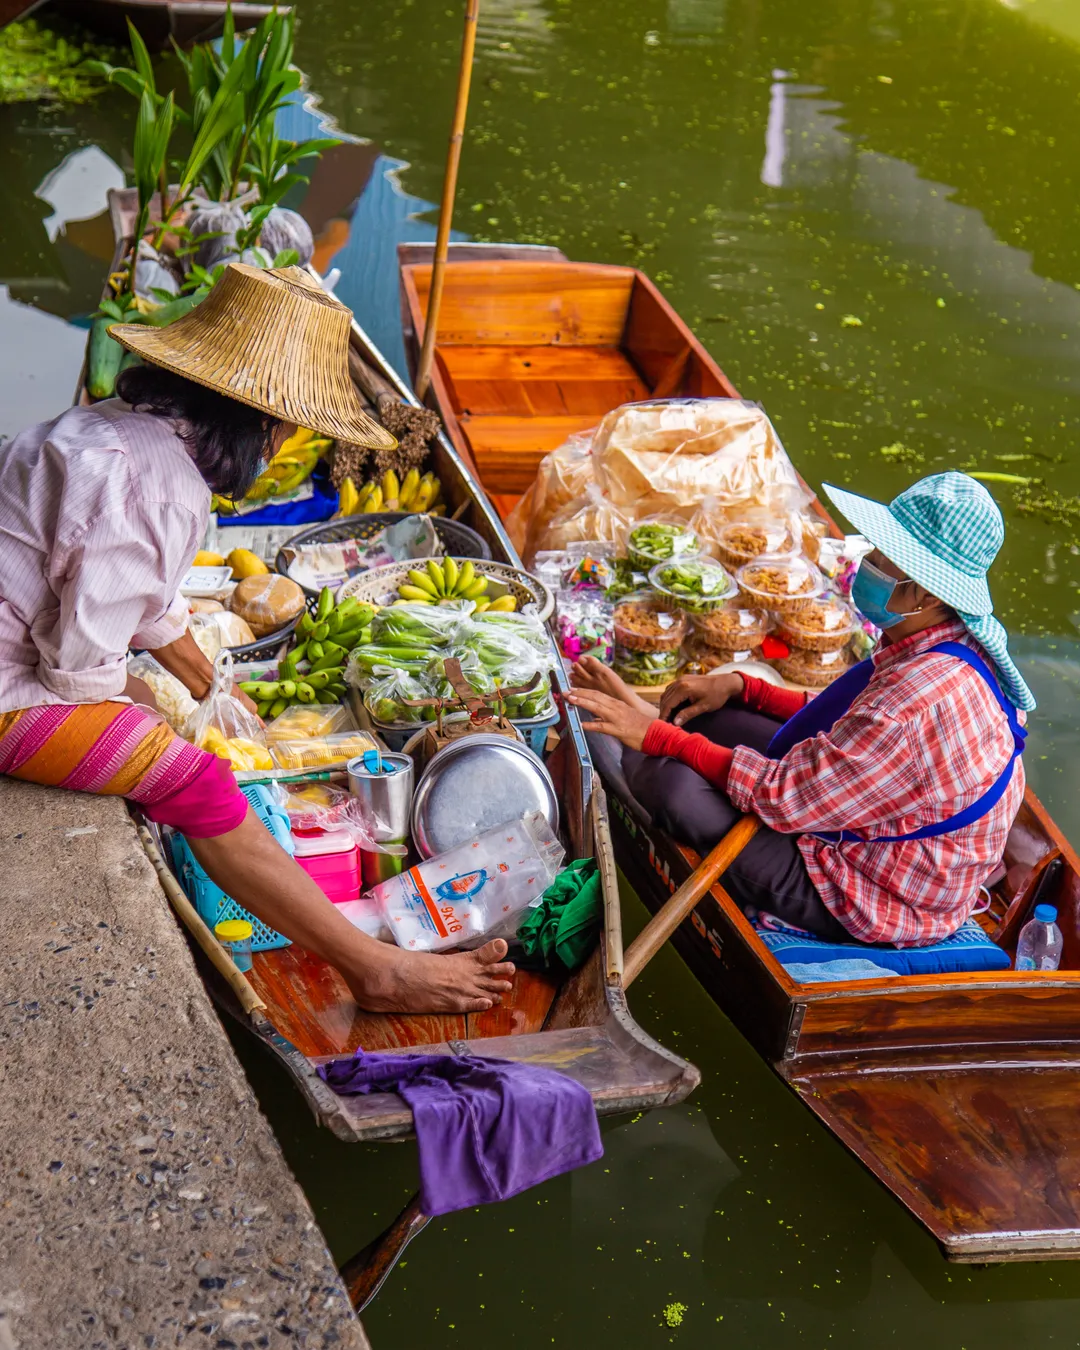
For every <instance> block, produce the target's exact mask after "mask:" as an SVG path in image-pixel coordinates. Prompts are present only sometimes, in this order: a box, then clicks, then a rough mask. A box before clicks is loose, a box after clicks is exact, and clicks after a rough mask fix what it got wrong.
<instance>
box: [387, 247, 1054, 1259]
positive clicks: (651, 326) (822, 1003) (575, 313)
mask: <svg viewBox="0 0 1080 1350" xmlns="http://www.w3.org/2000/svg"><path fill="white" fill-rule="evenodd" d="M403 261H404V265H403V267H402V293H403V305H404V307H405V308H406V310H407V311H408V314H409V316H410V318H411V325H412V328H411V334H410V336H411V338H412V341H413V346H414V351H415V344H416V340H417V338H418V337H420V336H422V332H423V318H424V314H423V306H424V298H425V295H426V284H427V279H428V276H429V265H428V263H427V262H426V260H424V258H423V255H422V254H417V253H416V252H413V254H412V255H410V256H406V258H405V259H404V260H403ZM445 297H446V298H444V302H443V303H444V310H443V313H444V314H445V315H446V330H445V334H443V333H440V337H439V343H438V346H437V348H436V354H437V361H436V374H435V377H434V379H433V382H432V390H433V394H434V399H435V402H436V404H437V406H438V408H439V409H440V411H441V412H442V413H443V416H444V418H445V420H446V423H447V426H448V427H449V429H450V431H451V434H452V436H453V437H454V439H455V444H457V445H458V447H459V449H460V450H461V452H462V453H463V454H464V453H466V452H468V453H471V454H472V455H473V456H474V458H475V459H476V462H477V463H478V465H479V468H480V472H481V474H482V475H483V476H484V478H485V481H486V482H488V483H489V484H490V485H491V486H492V487H493V488H495V489H503V490H506V491H509V490H511V489H513V490H515V491H520V490H521V489H522V488H523V487H525V486H526V480H527V477H528V472H527V466H531V465H533V464H534V463H535V461H536V458H537V456H538V455H539V454H540V453H541V452H542V451H544V450H547V449H550V448H552V446H553V445H554V444H555V443H556V442H557V441H558V440H560V439H561V438H562V437H563V435H564V434H565V433H566V432H569V431H573V430H578V429H581V428H582V427H583V426H584V425H586V424H588V423H589V422H590V421H592V422H595V421H596V420H597V419H598V417H599V415H600V414H601V413H603V412H606V411H608V409H609V408H610V407H611V406H612V405H613V404H615V403H616V402H618V401H620V400H621V399H622V397H623V394H624V392H626V393H629V394H630V396H631V397H633V396H635V392H636V393H644V392H652V393H656V392H657V389H658V387H660V388H662V389H663V391H664V392H666V393H669V394H677V393H695V394H697V393H710V394H720V395H725V394H726V395H733V394H734V393H735V390H734V389H733V388H732V386H731V383H730V381H728V380H727V379H726V377H725V376H724V374H723V372H722V371H721V370H720V368H719V367H718V366H717V365H716V363H715V362H714V361H713V360H712V358H711V357H710V356H709V355H708V353H706V352H704V351H703V349H702V348H701V347H700V345H699V344H698V343H696V342H695V341H694V339H693V337H692V335H691V334H690V333H689V331H688V330H687V328H686V326H685V324H683V323H682V321H681V320H680V319H679V317H678V315H676V314H675V313H674V311H673V310H672V309H671V307H670V306H669V305H667V304H666V303H665V302H663V301H662V300H659V299H658V298H657V296H656V293H655V290H654V288H652V287H651V286H649V285H648V284H647V283H646V282H645V281H644V279H642V278H641V277H640V274H637V273H633V272H631V271H630V270H629V269H627V268H622V267H612V268H604V267H598V266H595V265H594V266H588V267H583V266H582V265H580V264H574V263H567V262H565V261H563V260H562V259H561V258H555V259H552V260H547V261H540V260H535V259H526V258H525V257H523V260H522V261H520V262H514V261H507V260H506V259H505V258H504V257H501V258H499V260H497V261H492V262H491V263H490V264H485V263H484V262H483V261H482V260H480V255H479V254H478V252H477V251H476V247H475V246H474V252H473V254H472V260H471V261H468V262H465V261H462V262H457V261H454V262H452V263H451V264H450V265H449V266H448V268H447V281H446V291H445ZM620 297H621V298H620ZM447 301H449V303H447ZM440 327H441V325H440ZM545 334H546V336H545ZM545 373H546V374H545ZM579 376H580V378H579ZM570 381H572V383H571V382H570ZM631 391H635V392H631ZM815 509H816V510H817V511H818V513H819V515H820V516H821V517H822V518H823V519H825V520H826V521H828V523H829V527H830V529H831V532H832V533H833V534H839V531H838V530H837V528H836V526H835V524H834V523H833V522H831V521H830V520H829V518H828V516H827V514H826V512H825V511H824V509H823V508H822V507H821V505H820V503H818V504H816V507H815ZM592 750H593V756H594V762H595V763H596V764H597V767H598V769H599V770H600V772H601V775H602V777H603V780H604V782H605V785H606V786H607V788H608V790H609V793H610V795H611V799H612V802H613V812H612V817H613V831H614V837H615V845H616V855H617V857H618V858H619V860H620V863H621V865H622V867H623V869H624V871H625V872H626V874H627V876H628V877H629V878H630V879H631V881H632V883H633V884H634V885H635V887H636V888H637V890H638V892H639V894H640V895H641V897H642V899H643V900H644V901H645V903H646V905H647V906H648V907H649V908H650V909H652V910H654V911H656V910H658V909H659V908H660V906H661V905H662V904H663V903H664V902H665V901H666V900H667V899H668V898H669V896H670V895H671V893H672V891H674V890H675V888H676V887H678V886H679V885H681V884H682V883H683V882H684V881H686V880H687V878H688V877H689V876H690V875H691V874H692V873H693V871H694V869H695V867H696V866H697V865H698V863H699V862H700V859H699V858H698V857H697V855H696V854H694V853H693V852H692V851H691V850H690V849H687V848H683V847H680V846H678V845H676V844H675V843H674V842H673V841H672V840H671V839H670V838H668V837H667V836H665V835H664V834H662V833H661V832H660V831H658V830H657V829H655V828H653V826H652V824H651V822H650V820H649V817H648V815H647V814H646V812H645V811H644V810H643V808H642V807H641V806H640V805H639V804H638V803H636V802H635V801H634V799H633V797H632V795H631V794H630V792H629V790H628V788H627V786H626V782H625V779H624V778H623V776H622V773H621V769H620V764H619V756H618V747H617V746H614V745H613V743H612V742H609V741H607V740H606V738H597V739H596V740H595V741H594V742H593V744H592ZM1001 872H1002V874H1001V876H1000V878H999V879H997V880H996V882H995V884H994V885H993V886H992V905H991V909H990V911H989V913H987V914H986V915H983V916H982V919H981V921H982V922H983V924H984V926H985V927H986V928H987V930H988V931H989V932H990V933H991V935H992V936H993V937H994V939H995V940H996V941H997V942H998V943H999V944H1000V945H1001V946H1002V947H1003V948H1004V949H1005V950H1006V951H1009V952H1010V953H1012V952H1013V951H1014V950H1015V944H1016V937H1017V934H1018V931H1019V929H1020V927H1021V926H1022V924H1023V922H1024V921H1025V920H1026V918H1027V917H1028V916H1029V914H1030V912H1031V909H1032V907H1033V905H1034V904H1035V902H1036V901H1037V900H1038V901H1048V902H1051V903H1054V904H1056V905H1057V906H1058V915H1059V918H1058V922H1059V924H1060V925H1061V928H1062V931H1063V934H1064V939H1065V956H1064V960H1063V963H1062V965H1063V968H1062V969H1061V970H1059V971H1057V972H1054V973H1033V972H1014V971H1006V972H1003V973H996V974H991V975H986V974H966V975H942V976H919V977H910V976H908V977H895V978H890V979H884V980H875V981H850V982H844V983H840V982H837V983H830V984H809V985H806V984H800V983H797V982H796V981H794V980H793V979H792V978H791V977H790V976H789V975H788V974H787V972H786V971H785V969H784V967H783V966H782V965H781V964H780V963H779V962H778V961H776V960H775V959H774V958H773V957H772V956H771V955H770V954H769V952H768V951H767V950H766V949H765V947H764V945H763V944H762V943H761V942H760V940H759V939H758V938H757V936H756V934H755V932H754V930H753V929H752V927H751V926H750V924H749V923H748V922H747V920H746V918H745V917H744V916H743V914H742V912H741V910H740V909H739V907H738V906H737V905H736V904H734V903H733V901H732V900H731V898H730V897H729V896H728V895H727V893H726V892H725V891H724V889H723V886H722V885H716V886H714V887H713V888H712V889H711V891H710V893H709V894H708V895H707V897H706V898H705V899H704V900H702V902H701V903H700V904H699V905H698V906H697V908H696V910H695V911H694V912H693V914H692V916H691V919H690V920H688V921H687V922H685V923H684V924H683V925H682V926H681V928H680V929H679V930H678V932H677V934H676V937H675V943H676V946H677V948H678V950H679V952H680V953H681V954H682V956H683V958H684V959H685V960H686V962H687V964H688V965H689V966H690V968H691V970H692V971H693V972H694V974H695V975H696V976H697V977H698V979H699V980H700V981H701V982H702V984H703V985H704V986H705V987H706V989H707V990H708V991H709V992H710V994H711V995H712V996H713V998H714V999H715V1000H716V1002H717V1003H718V1004H719V1005H720V1007H721V1008H722V1009H723V1010H724V1011H725V1012H726V1013H727V1015H728V1016H729V1017H730V1018H731V1019H732V1020H733V1021H734V1022H735V1023H736V1025H737V1026H739V1028H740V1029H741V1030H742V1031H743V1033H744V1034H745V1035H746V1037H747V1038H748V1039H749V1040H750V1041H751V1042H752V1043H753V1044H754V1045H755V1046H756V1048H757V1049H758V1050H759V1051H760V1052H761V1054H762V1055H763V1056H764V1057H765V1058H766V1059H767V1060H768V1061H769V1062H770V1063H771V1064H772V1065H773V1066H774V1068H775V1069H776V1071H777V1072H778V1073H779V1074H780V1076H781V1077H782V1078H783V1079H784V1080H785V1081H786V1082H788V1083H789V1084H790V1085H791V1086H792V1087H793V1088H794V1089H795V1090H796V1091H797V1092H798V1094H799V1096H800V1098H801V1099H802V1100H803V1101H804V1102H805V1103H806V1105H807V1106H808V1107H809V1108H810V1110H811V1111H813V1112H814V1113H815V1115H817V1116H818V1118H819V1119H820V1120H821V1121H822V1122H823V1123H824V1124H825V1125H826V1127H827V1128H828V1129H830V1130H831V1131H832V1132H833V1133H834V1134H835V1135H836V1136H837V1137H838V1138H839V1139H841V1140H842V1141H843V1142H844V1143H845V1144H846V1145H847V1147H848V1148H849V1149H850V1150H851V1151H852V1152H853V1153H854V1154H855V1155H856V1157H857V1158H859V1159H860V1161H861V1162H863V1163H864V1164H865V1165H866V1166H867V1167H868V1168H869V1169H870V1170H871V1171H872V1172H873V1173H874V1175H875V1176H877V1177H878V1178H879V1180H880V1181H881V1182H882V1183H883V1184H884V1185H885V1186H887V1187H888V1189H889V1190H890V1191H892V1192H893V1194H894V1195H895V1196H896V1197H897V1198H898V1199H899V1200H900V1201H901V1202H902V1203H903V1204H905V1205H906V1206H907V1207H908V1209H909V1210H910V1211H911V1212H912V1213H913V1214H914V1215H915V1216H916V1218H918V1219H919V1220H921V1222H922V1223H924V1224H925V1225H926V1227H927V1228H928V1229H929V1230H930V1232H931V1233H933V1235H934V1236H935V1237H936V1238H937V1239H938V1241H939V1242H940V1244H941V1246H942V1248H943V1249H944V1252H945V1254H946V1255H947V1256H948V1257H949V1258H950V1259H952V1260H955V1261H968V1262H975V1261H977V1262H991V1261H1022V1260H1043V1259H1047V1258H1050V1257H1070V1258H1071V1257H1075V1256H1077V1255H1080V1113H1078V1112H1077V1110H1076V1102H1077V1101H1078V1100H1080V859H1078V858H1077V855H1076V853H1075V852H1074V851H1073V849H1072V848H1071V847H1070V845H1069V844H1068V842H1067V841H1066V839H1065V838H1064V836H1063V835H1062V833H1061V831H1060V830H1059V829H1058V828H1057V826H1056V825H1055V824H1054V822H1053V821H1052V820H1051V818H1050V816H1049V815H1048V813H1047V812H1046V811H1045V809H1044V808H1043V807H1042V805H1041V804H1040V803H1039V801H1038V800H1037V798H1036V797H1035V795H1034V793H1032V792H1031V791H1030V790H1029V792H1028V794H1027V797H1026V799H1025V801H1024V804H1023V807H1022V808H1021V810H1020V813H1019V815H1018V817H1017V820H1016V822H1015V824H1014V826H1013V828H1012V831H1011V833H1010V835H1009V841H1008V848H1007V850H1006V854H1005V858H1004V866H1003V868H1002V869H1001Z"/></svg>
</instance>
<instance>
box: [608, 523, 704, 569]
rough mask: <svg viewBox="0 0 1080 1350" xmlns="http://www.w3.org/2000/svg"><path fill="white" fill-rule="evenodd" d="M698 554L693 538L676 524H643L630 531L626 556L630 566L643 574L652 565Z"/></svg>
mask: <svg viewBox="0 0 1080 1350" xmlns="http://www.w3.org/2000/svg"><path fill="white" fill-rule="evenodd" d="M700 551H701V549H700V546H699V544H698V538H697V535H696V534H695V533H694V531H693V530H692V529H690V527H689V526H688V525H680V524H678V523H677V522H676V521H666V520H646V521H643V522H642V523H641V524H640V525H638V526H636V527H635V528H634V529H632V530H631V531H630V537H629V538H628V539H627V541H626V552H627V555H628V557H629V559H630V561H631V563H632V564H633V565H634V566H635V567H638V568H640V569H641V571H643V572H647V571H648V570H649V568H650V567H653V566H655V564H656V563H660V562H670V561H671V560H672V559H673V558H692V557H695V556H696V555H697V554H698V553H699V552H700Z"/></svg>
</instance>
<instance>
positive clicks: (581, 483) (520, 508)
mask: <svg viewBox="0 0 1080 1350" xmlns="http://www.w3.org/2000/svg"><path fill="white" fill-rule="evenodd" d="M592 437H593V433H592V431H581V432H576V433H575V434H574V435H573V436H571V437H570V438H569V439H568V440H566V441H564V442H563V443H562V445H560V446H559V448H558V449H557V450H552V451H551V453H550V454H547V455H545V456H544V458H543V459H542V460H541V461H540V467H539V469H538V470H537V473H536V477H535V479H533V482H532V486H531V487H530V488H529V490H528V491H527V492H526V493H525V495H524V496H523V497H522V498H521V500H520V501H519V502H518V503H517V505H516V506H515V507H514V509H513V510H512V511H511V512H510V515H509V517H508V519H507V522H506V529H507V533H508V534H509V535H510V538H511V539H512V540H513V542H514V547H515V548H516V549H517V551H518V553H519V554H520V555H521V557H522V558H524V559H525V560H526V563H531V561H532V558H533V556H534V554H535V553H536V551H537V549H541V548H556V547H558V546H557V545H555V544H550V545H549V544H545V543H542V542H540V540H541V539H542V538H543V537H544V536H545V535H546V534H547V530H548V526H549V524H550V523H551V520H552V518H553V517H554V516H555V515H556V514H557V513H558V512H559V511H561V510H562V509H563V508H564V507H565V506H568V505H569V503H570V502H572V501H574V500H575V499H576V498H579V497H581V496H582V494H583V493H584V492H585V488H586V487H587V486H588V484H589V483H591V482H592V481H593V470H592V459H591V457H590V452H589V446H590V443H591V441H592Z"/></svg>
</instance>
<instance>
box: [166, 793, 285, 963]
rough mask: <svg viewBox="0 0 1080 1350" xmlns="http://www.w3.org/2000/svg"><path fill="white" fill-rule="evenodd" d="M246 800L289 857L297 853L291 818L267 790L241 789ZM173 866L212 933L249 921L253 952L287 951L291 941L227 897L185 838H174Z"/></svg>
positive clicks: (179, 835)
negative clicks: (224, 923) (237, 921)
mask: <svg viewBox="0 0 1080 1350" xmlns="http://www.w3.org/2000/svg"><path fill="white" fill-rule="evenodd" d="M241 791H242V792H243V794H244V796H245V797H246V798H247V799H248V801H249V802H250V803H251V805H252V808H253V810H254V811H255V814H256V815H257V816H258V817H259V819H260V820H261V821H262V823H263V824H264V825H265V826H266V828H267V829H268V830H269V831H270V833H271V834H272V835H273V836H274V838H275V839H276V840H277V841H278V843H279V844H280V845H281V847H282V848H283V849H284V850H285V852H286V853H289V854H291V853H295V851H296V844H295V843H294V841H293V837H292V831H291V829H290V828H289V817H288V815H287V814H286V813H285V811H284V810H282V808H281V807H280V806H278V804H277V803H276V802H275V801H274V797H273V793H272V792H271V790H270V789H269V788H268V787H265V786H264V785H262V784H261V783H260V784H254V783H253V784H251V785H249V786H248V787H245V788H242V789H241ZM172 849H173V866H174V867H175V869H176V873H177V875H178V877H179V878H180V884H181V886H183V888H184V891H185V893H186V894H187V897H188V899H189V900H190V901H191V903H192V904H193V905H194V906H195V908H196V910H198V913H199V918H200V919H202V921H203V923H205V924H206V925H207V927H208V928H209V929H210V931H211V932H213V930H214V927H215V925H216V924H219V923H221V922H222V920H224V919H246V920H247V922H248V923H249V924H251V950H252V951H253V952H271V951H274V950H276V949H277V948H278V947H288V946H289V939H288V938H287V937H285V936H283V935H282V934H281V933H278V932H275V930H274V929H273V928H271V927H270V926H269V924H265V923H263V921H262V920H261V919H257V918H256V917H255V915H254V914H251V913H250V912H249V911H248V910H246V909H245V908H244V907H243V905H240V904H237V902H236V901H235V900H234V899H233V898H232V896H231V895H226V894H225V892H224V891H223V890H222V889H221V887H220V886H219V885H217V883H216V882H213V881H211V880H210V878H209V877H208V876H207V875H206V873H205V872H204V871H203V869H202V866H201V864H200V863H199V862H198V861H197V860H196V858H195V855H194V854H193V853H192V851H191V846H190V845H189V844H188V841H187V840H186V839H185V838H184V836H183V835H182V834H174V835H173V844H172Z"/></svg>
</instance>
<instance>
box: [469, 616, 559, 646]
mask: <svg viewBox="0 0 1080 1350" xmlns="http://www.w3.org/2000/svg"><path fill="white" fill-rule="evenodd" d="M473 623H474V624H476V626H477V627H478V628H480V629H481V630H482V631H483V630H484V629H488V630H490V631H492V632H496V633H510V634H512V635H513V636H514V637H516V638H518V639H520V641H522V642H525V643H528V645H529V646H530V647H532V649H533V650H534V651H535V652H537V653H538V654H539V655H541V656H547V655H548V653H549V652H550V650H551V647H550V645H549V640H548V633H547V629H546V628H545V627H544V625H543V624H542V623H541V622H540V619H539V616H538V614H537V611H536V606H535V605H527V606H526V607H525V608H524V609H523V610H519V611H518V612H517V613H515V614H502V613H499V611H497V610H496V611H495V612H494V613H492V611H491V610H487V611H486V612H485V613H483V614H474V615H473Z"/></svg>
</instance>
